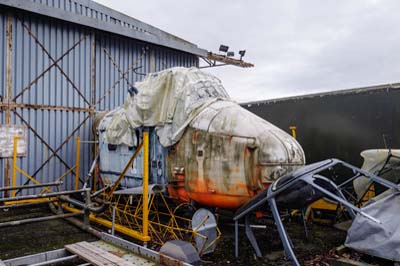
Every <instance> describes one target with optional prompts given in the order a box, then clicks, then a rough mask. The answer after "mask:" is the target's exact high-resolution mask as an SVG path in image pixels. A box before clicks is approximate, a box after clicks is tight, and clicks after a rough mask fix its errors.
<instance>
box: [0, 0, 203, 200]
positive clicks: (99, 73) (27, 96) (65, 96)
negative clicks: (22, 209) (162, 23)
mask: <svg viewBox="0 0 400 266" xmlns="http://www.w3.org/2000/svg"><path fill="white" fill-rule="evenodd" d="M53 2H55V3H56V4H57V5H58V4H59V5H66V4H70V1H53ZM1 12H2V11H0V27H1V28H0V29H2V31H1V32H2V34H0V56H1V60H3V61H4V62H2V64H1V65H0V82H1V85H2V86H1V90H2V91H1V93H2V95H4V89H5V70H4V66H5V65H6V64H5V53H6V49H5V46H4V45H5V39H6V36H5V20H6V19H5V15H4V14H1ZM85 12H86V11H85ZM23 23H24V24H25V25H26V27H27V28H29V29H30V30H31V32H32V34H33V35H35V36H36V37H37V39H38V41H39V42H40V43H41V44H42V45H43V46H44V47H45V48H46V50H48V52H49V53H50V55H51V56H52V57H53V59H54V60H57V59H58V58H59V57H60V56H61V55H62V54H63V53H64V52H65V51H66V50H68V49H69V48H70V47H72V46H73V45H74V44H75V43H77V42H78V41H79V40H80V38H82V36H84V35H85V34H88V36H87V37H86V38H85V39H84V40H83V41H82V42H81V43H80V44H79V45H77V46H76V47H75V48H74V49H73V50H72V51H71V52H69V53H68V54H67V55H66V56H65V57H64V58H63V59H62V60H61V61H60V62H58V65H59V66H60V68H61V69H62V70H63V71H64V72H65V74H66V76H68V78H69V79H70V80H72V82H73V83H74V84H75V85H76V87H77V88H79V90H80V91H81V92H82V94H83V95H84V97H85V98H86V99H87V100H88V101H89V102H92V100H94V102H98V100H99V98H100V97H102V96H104V95H106V97H105V98H104V100H102V101H100V103H99V104H97V105H96V106H95V109H96V110H105V109H113V108H115V107H117V106H119V105H121V104H122V103H123V102H124V99H125V96H126V93H127V91H128V88H129V86H130V85H129V84H134V82H135V81H139V80H142V79H143V76H142V75H139V74H135V73H133V71H132V70H131V71H129V72H127V73H126V75H124V78H122V79H121V76H122V75H121V73H120V71H121V72H125V71H127V69H128V68H129V67H130V66H132V65H137V66H141V67H142V68H140V69H138V70H137V72H139V73H149V72H150V67H151V63H150V61H151V60H152V59H151V53H153V54H154V67H155V70H156V71H158V70H161V69H165V68H168V67H172V66H187V67H189V66H197V64H198V58H197V57H196V56H194V55H190V54H187V53H184V52H180V51H176V50H171V49H167V48H162V47H156V46H154V45H149V44H146V43H143V42H140V41H136V40H133V39H129V38H125V37H121V36H117V35H112V34H106V33H103V32H96V31H93V30H90V29H87V28H85V27H82V26H79V25H73V24H71V23H67V22H61V21H55V20H51V19H49V18H45V17H41V16H33V15H28V14H27V13H19V12H18V14H17V13H15V14H12V25H13V37H12V39H13V42H12V46H13V50H12V52H13V56H12V61H13V62H12V80H13V82H12V95H13V97H14V96H15V95H18V93H20V92H21V91H22V89H23V88H25V87H26V86H27V85H28V84H30V82H32V81H33V80H34V79H35V78H36V77H38V76H39V75H40V74H41V73H42V72H43V71H44V70H45V69H46V68H48V67H49V66H50V65H51V64H52V61H51V60H50V59H49V56H48V55H46V53H45V52H44V51H43V49H42V48H41V47H40V46H39V45H38V44H37V43H36V42H35V40H34V38H32V36H30V35H29V33H28V30H27V29H26V28H24V27H23ZM93 43H95V72H94V74H95V84H94V95H92V62H93V58H92V45H93ZM146 48H148V49H147V50H146V53H145V54H144V55H143V49H146ZM152 50H154V52H151V51H152ZM110 57H112V60H110ZM113 61H114V62H113ZM125 79H126V80H125ZM128 82H129V84H128ZM113 86H114V88H113V89H111V93H110V94H108V93H107V92H108V90H110V88H112V87H113ZM16 103H25V104H37V105H50V106H67V107H79V108H89V105H88V104H87V103H85V101H84V100H83V98H82V97H81V96H80V95H79V94H78V93H77V91H76V90H74V88H73V86H72V85H71V83H70V82H68V81H67V78H66V77H65V76H64V75H62V73H61V71H60V70H59V69H57V68H56V67H54V66H53V67H52V68H51V69H50V70H49V71H48V72H47V73H46V74H45V75H44V76H43V77H41V78H40V79H39V80H38V82H37V83H35V84H33V85H32V88H31V89H29V90H26V92H25V93H24V94H23V95H22V96H21V97H19V98H17V100H16ZM17 112H18V113H19V114H20V115H21V116H22V118H23V119H24V120H26V121H27V122H29V124H30V125H31V126H32V128H34V129H35V131H37V133H38V134H39V135H40V136H41V137H42V138H43V139H44V140H45V141H46V142H47V143H48V144H49V146H50V147H51V148H52V149H53V150H56V149H57V148H58V147H59V146H60V145H61V144H62V143H63V142H64V140H65V139H66V138H67V136H68V135H69V134H70V133H71V132H72V131H73V130H74V129H75V128H76V127H77V126H78V125H79V124H80V123H81V122H82V121H83V120H84V119H85V117H86V116H88V113H87V112H72V111H67V110H35V109H27V108H17ZM11 114H12V116H11V118H12V123H16V124H22V121H21V119H20V118H19V117H17V116H16V115H15V114H14V113H11ZM3 117H4V112H3V113H2V116H1V119H2V120H1V121H0V122H1V123H4V120H3ZM28 132H29V133H28V143H29V150H28V156H27V157H26V158H20V159H18V165H19V166H20V167H21V168H22V169H23V170H25V171H26V172H27V173H29V174H31V175H32V174H33V173H35V171H37V170H38V169H39V167H40V166H41V165H42V163H43V162H45V161H46V159H47V158H48V157H49V156H50V155H51V154H52V152H51V151H50V150H49V149H48V148H47V147H46V146H45V145H44V144H43V143H42V141H41V140H40V139H39V138H38V137H37V136H36V135H35V134H34V133H33V132H32V131H31V130H28ZM76 136H80V137H81V139H82V140H89V139H91V119H88V120H87V121H86V123H85V124H84V125H83V126H82V127H81V128H80V129H79V130H78V131H77V132H76V133H75V134H74V137H73V138H71V139H70V140H69V141H68V143H67V144H66V145H64V146H63V148H62V149H61V150H60V151H59V152H58V153H57V154H58V155H59V156H60V157H61V158H62V159H63V160H64V161H65V162H66V164H67V165H68V166H73V165H74V163H75V137H76ZM81 151H82V156H81V166H82V167H81V177H83V176H84V175H85V174H87V172H88V170H89V167H90V162H91V160H92V150H91V147H90V145H87V144H82V145H81ZM4 161H5V160H0V167H1V168H0V169H1V175H3V173H4ZM66 170H67V168H66V166H65V165H64V164H62V163H61V161H60V160H59V159H58V158H56V157H53V158H52V159H51V160H50V161H49V163H48V164H46V166H45V167H43V169H42V170H40V171H39V172H38V173H37V175H36V177H37V178H38V180H39V181H40V182H51V181H54V180H56V179H57V177H59V176H60V175H62V174H63V173H64V172H65V171H66ZM25 180H26V178H25V177H23V176H22V175H18V182H17V183H18V185H22V184H23V183H24V182H25ZM3 182H4V178H1V182H0V185H3ZM73 184H74V177H73V176H71V175H69V176H68V177H66V178H65V183H64V189H72V188H73ZM34 192H38V190H36V191H34V190H31V191H26V192H25V193H24V194H28V193H34Z"/></svg>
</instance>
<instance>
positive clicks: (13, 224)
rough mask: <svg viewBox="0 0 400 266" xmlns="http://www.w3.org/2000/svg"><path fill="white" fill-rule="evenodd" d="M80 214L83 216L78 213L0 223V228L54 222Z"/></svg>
mask: <svg viewBox="0 0 400 266" xmlns="http://www.w3.org/2000/svg"><path fill="white" fill-rule="evenodd" d="M82 214H83V213H82V212H79V213H65V214H57V215H52V216H46V217H37V218H29V219H24V220H18V221H10V222H4V223H0V228H2V227H7V226H15V225H21V224H27V223H36V222H43V221H49V220H55V219H60V218H66V217H72V216H79V215H82Z"/></svg>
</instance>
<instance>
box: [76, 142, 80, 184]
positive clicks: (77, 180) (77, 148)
mask: <svg viewBox="0 0 400 266" xmlns="http://www.w3.org/2000/svg"><path fill="white" fill-rule="evenodd" d="M75 152H76V162H75V190H78V189H79V163H80V160H81V138H80V137H76V151H75Z"/></svg>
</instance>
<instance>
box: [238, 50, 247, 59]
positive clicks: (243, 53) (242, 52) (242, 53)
mask: <svg viewBox="0 0 400 266" xmlns="http://www.w3.org/2000/svg"><path fill="white" fill-rule="evenodd" d="M239 54H240V60H242V58H243V56H244V55H245V54H246V50H240V51H239Z"/></svg>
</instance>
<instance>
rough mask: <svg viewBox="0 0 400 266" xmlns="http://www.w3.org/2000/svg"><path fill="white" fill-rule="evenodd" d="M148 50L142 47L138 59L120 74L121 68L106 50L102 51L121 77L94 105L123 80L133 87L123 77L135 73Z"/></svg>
mask: <svg viewBox="0 0 400 266" xmlns="http://www.w3.org/2000/svg"><path fill="white" fill-rule="evenodd" d="M148 49H149V48H148V47H147V46H146V47H143V48H142V54H141V55H140V56H139V58H138V59H137V60H136V61H135V62H133V63H132V64H131V65H129V66H128V68H127V69H126V70H125V71H124V72H122V71H121V68H120V67H119V66H118V64H117V63H116V62H115V60H114V59H113V58H112V57H111V54H110V53H109V52H108V51H107V49H106V48H103V51H104V53H105V54H106V55H108V57H109V59H110V60H111V62H112V63H113V65H114V66H115V67H116V68H117V70H118V72H119V73H120V74H121V76H120V77H119V79H117V80H116V81H115V82H114V84H113V85H112V86H111V87H110V88H109V89H108V90H107V91H106V92H105V93H104V94H103V95H102V96H100V97H99V99H98V100H97V102H96V104H95V105H99V104H100V103H101V101H103V100H104V99H105V98H106V97H107V95H110V94H111V92H112V91H113V90H114V89H115V87H116V86H117V85H118V84H119V83H120V82H121V80H123V79H124V80H125V81H126V82H127V84H128V85H129V86H131V87H132V86H133V85H131V83H130V82H129V81H128V79H127V78H126V77H125V76H126V74H128V73H129V71H131V70H132V71H133V72H135V73H136V71H135V70H136V69H137V65H138V64H139V62H140V61H142V59H143V57H144V56H145V55H146V51H147V50H148ZM136 74H139V75H140V73H136Z"/></svg>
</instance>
